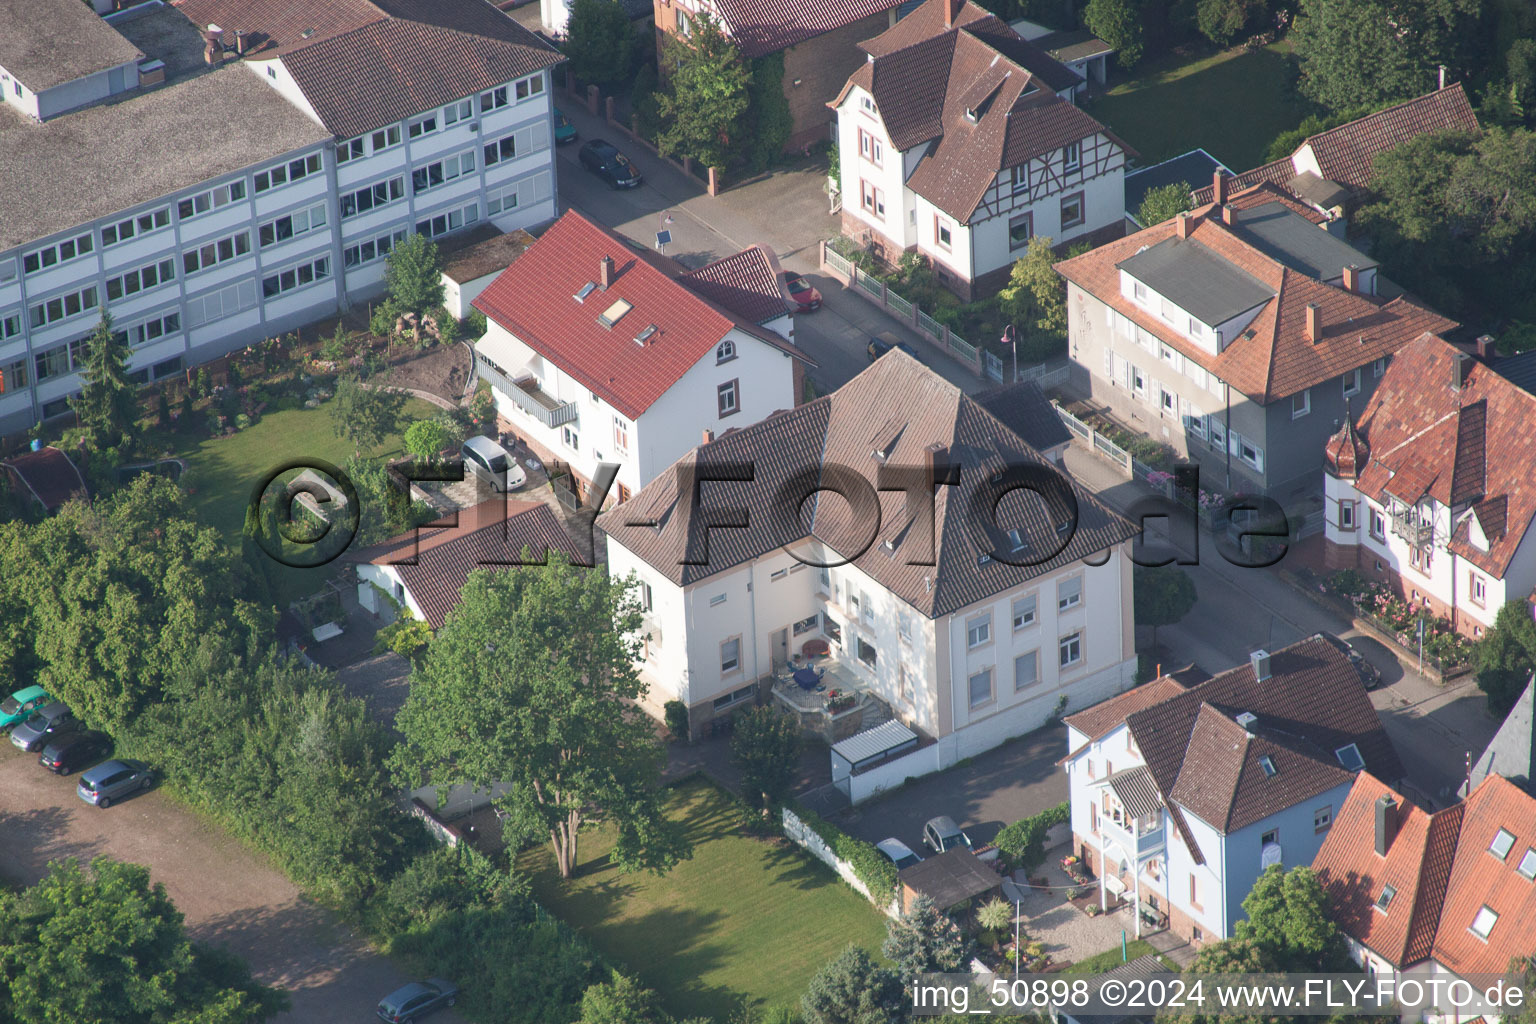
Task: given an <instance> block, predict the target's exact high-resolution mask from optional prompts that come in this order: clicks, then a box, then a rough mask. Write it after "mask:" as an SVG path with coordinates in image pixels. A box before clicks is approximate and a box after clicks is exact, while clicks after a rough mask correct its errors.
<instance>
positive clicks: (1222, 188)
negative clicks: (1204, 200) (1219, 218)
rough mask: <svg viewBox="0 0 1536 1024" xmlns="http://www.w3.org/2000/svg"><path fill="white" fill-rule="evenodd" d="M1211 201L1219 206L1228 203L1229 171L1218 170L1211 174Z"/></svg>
mask: <svg viewBox="0 0 1536 1024" xmlns="http://www.w3.org/2000/svg"><path fill="white" fill-rule="evenodd" d="M1211 202H1213V203H1215V204H1216V205H1217V206H1225V205H1227V172H1226V171H1217V172H1216V173H1215V174H1213V175H1212V176H1211Z"/></svg>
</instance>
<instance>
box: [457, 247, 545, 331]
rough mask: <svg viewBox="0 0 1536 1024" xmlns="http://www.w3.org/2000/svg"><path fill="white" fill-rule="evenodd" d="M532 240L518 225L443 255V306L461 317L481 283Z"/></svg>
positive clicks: (477, 293)
mask: <svg viewBox="0 0 1536 1024" xmlns="http://www.w3.org/2000/svg"><path fill="white" fill-rule="evenodd" d="M535 241H536V239H535V238H534V237H533V236H532V235H530V234H529V233H528V232H526V231H524V230H522V229H521V228H519V229H517V230H516V231H508V232H507V233H506V234H496V235H492V236H490V237H489V238H482V239H481V240H480V241H477V242H474V243H473V244H471V245H467V246H465V247H464V248H462V249H459V250H457V251H456V252H451V253H447V254H446V255H444V256H443V305H444V306H446V307H447V308H448V312H450V313H452V314H453V316H454V318H455V319H458V320H462V319H464V317H465V315H466V314H468V313H469V308H470V307H469V304H470V303H471V302H473V301H474V300H475V299H476V298H477V297H478V296H479V295H480V293H481V292H483V291H485V286H486V285H488V284H490V283H491V282H492V281H494V280H496V276H497V275H498V274H500V273H501V272H502V271H503V270H506V269H507V267H509V266H511V265H512V261H513V260H515V259H517V258H518V257H519V256H521V255H522V254H523V253H524V252H526V251H527V250H528V247H529V246H530V245H532V244H533V243H534V242H535Z"/></svg>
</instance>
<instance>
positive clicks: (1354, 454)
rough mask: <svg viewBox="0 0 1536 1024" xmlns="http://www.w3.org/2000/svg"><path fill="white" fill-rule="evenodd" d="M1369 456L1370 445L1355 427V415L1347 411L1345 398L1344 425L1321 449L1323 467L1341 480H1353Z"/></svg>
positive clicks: (1347, 404)
mask: <svg viewBox="0 0 1536 1024" xmlns="http://www.w3.org/2000/svg"><path fill="white" fill-rule="evenodd" d="M1370 458H1371V446H1370V445H1368V444H1366V443H1365V438H1363V437H1361V436H1360V432H1359V431H1357V430H1356V429H1355V417H1354V414H1353V413H1352V412H1350V411H1349V403H1348V401H1347V400H1346V401H1345V406H1344V425H1343V426H1341V427H1340V428H1339V429H1338V431H1337V432H1336V433H1335V434H1334V435H1333V436H1332V437H1330V438H1329V439H1328V444H1327V446H1326V447H1325V448H1324V449H1323V468H1324V469H1326V470H1328V472H1329V473H1332V474H1333V475H1334V476H1336V477H1338V478H1339V479H1341V480H1353V479H1354V478H1355V477H1357V476H1358V475H1359V474H1360V471H1361V470H1362V469H1364V468H1365V464H1366V463H1367V462H1368V461H1370Z"/></svg>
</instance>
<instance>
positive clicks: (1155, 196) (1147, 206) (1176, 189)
mask: <svg viewBox="0 0 1536 1024" xmlns="http://www.w3.org/2000/svg"><path fill="white" fill-rule="evenodd" d="M1190 191H1191V189H1190V187H1189V182H1187V181H1175V182H1173V183H1172V184H1171V185H1159V186H1158V187H1157V188H1154V189H1148V190H1147V194H1146V195H1144V196H1142V197H1141V206H1140V207H1138V208H1137V210H1136V219H1137V220H1139V221H1141V223H1142V226H1143V227H1151V226H1152V225H1153V224H1161V223H1162V222H1163V221H1165V220H1171V219H1173V218H1174V217H1177V216H1178V215H1179V214H1181V213H1183V212H1184V211H1185V210H1188V209H1189V208H1190V207H1191V206H1192V205H1193V200H1191V198H1190Z"/></svg>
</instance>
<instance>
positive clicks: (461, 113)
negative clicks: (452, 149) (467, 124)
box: [443, 99, 475, 128]
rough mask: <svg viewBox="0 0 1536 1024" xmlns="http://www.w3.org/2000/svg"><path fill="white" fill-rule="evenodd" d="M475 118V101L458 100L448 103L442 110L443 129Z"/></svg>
mask: <svg viewBox="0 0 1536 1024" xmlns="http://www.w3.org/2000/svg"><path fill="white" fill-rule="evenodd" d="M474 116H475V101H474V100H472V99H468V100H459V101H458V102H457V103H450V104H448V105H447V106H446V107H444V108H443V127H444V128H446V127H448V126H449V125H451V124H458V123H459V122H460V121H468V120H469V119H470V118H472V117H474Z"/></svg>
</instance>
